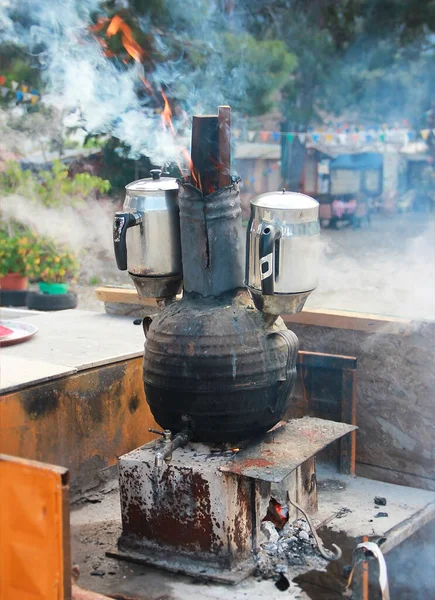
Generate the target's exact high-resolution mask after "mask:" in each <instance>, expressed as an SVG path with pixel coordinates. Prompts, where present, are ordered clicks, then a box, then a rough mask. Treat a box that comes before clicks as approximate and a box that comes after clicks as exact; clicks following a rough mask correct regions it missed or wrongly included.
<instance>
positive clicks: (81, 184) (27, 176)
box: [0, 160, 110, 207]
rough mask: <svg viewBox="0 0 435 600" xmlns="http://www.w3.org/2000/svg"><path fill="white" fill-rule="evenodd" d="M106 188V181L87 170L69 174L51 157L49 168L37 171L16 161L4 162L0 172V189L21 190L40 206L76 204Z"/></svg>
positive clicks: (107, 185)
mask: <svg viewBox="0 0 435 600" xmlns="http://www.w3.org/2000/svg"><path fill="white" fill-rule="evenodd" d="M109 190H110V182H109V181H107V180H105V179H101V177H96V176H95V175H90V174H89V173H77V174H76V175H74V177H69V175H68V167H67V166H66V165H64V164H63V163H61V162H60V161H59V160H55V161H53V165H52V168H51V169H50V170H46V171H39V172H38V173H37V174H35V173H32V171H29V170H23V169H22V168H21V167H20V165H19V164H18V163H16V162H9V163H7V165H6V168H5V170H4V171H3V172H2V173H0V191H1V192H3V193H5V194H13V193H15V194H21V195H22V196H25V197H27V198H29V197H30V198H33V199H35V200H37V201H39V202H41V203H42V204H43V205H44V206H54V207H56V206H61V205H62V204H72V205H77V204H81V203H83V202H84V200H85V199H86V198H87V197H89V196H90V195H91V194H92V193H93V192H95V191H99V192H100V193H105V192H108V191H109Z"/></svg>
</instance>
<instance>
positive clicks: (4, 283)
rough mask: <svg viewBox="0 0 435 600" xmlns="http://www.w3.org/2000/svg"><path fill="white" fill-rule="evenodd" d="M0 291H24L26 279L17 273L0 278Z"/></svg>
mask: <svg viewBox="0 0 435 600" xmlns="http://www.w3.org/2000/svg"><path fill="white" fill-rule="evenodd" d="M0 289H2V290H25V289H27V277H24V276H23V275H20V274H19V273H7V274H6V275H5V276H4V277H0Z"/></svg>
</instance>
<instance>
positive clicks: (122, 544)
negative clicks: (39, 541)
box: [111, 417, 355, 583]
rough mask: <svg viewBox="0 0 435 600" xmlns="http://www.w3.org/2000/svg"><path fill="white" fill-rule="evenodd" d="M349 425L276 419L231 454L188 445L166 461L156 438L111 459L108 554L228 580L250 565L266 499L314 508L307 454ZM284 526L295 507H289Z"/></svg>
mask: <svg viewBox="0 0 435 600" xmlns="http://www.w3.org/2000/svg"><path fill="white" fill-rule="evenodd" d="M354 429H355V427H354V426H353V425H348V424H345V423H337V422H332V421H326V420H324V419H316V418H311V417H305V418H303V419H295V420H292V421H289V422H287V423H280V424H279V425H278V426H276V427H275V428H274V429H273V430H271V431H270V432H268V433H267V434H266V435H264V436H262V437H261V438H260V439H257V440H254V441H253V442H251V443H249V444H247V445H246V447H245V448H242V449H240V450H239V451H238V452H234V451H233V450H215V449H214V448H213V447H212V446H209V445H206V444H200V443H188V444H187V445H186V446H185V447H183V448H178V449H176V450H175V451H174V453H173V456H172V459H171V461H170V462H165V461H163V464H162V463H161V462H160V461H159V460H157V461H156V454H158V453H159V452H160V450H161V446H162V443H161V441H160V440H157V441H154V442H151V443H149V444H147V445H145V446H143V447H141V448H138V449H136V450H133V451H132V452H130V453H128V454H126V455H124V456H122V457H121V458H120V459H119V478H120V490H121V512H122V536H121V537H120V539H119V542H118V548H117V549H116V550H114V551H113V552H112V553H111V555H113V556H116V557H118V558H121V559H126V560H131V561H134V562H140V563H146V564H151V565H154V566H156V567H160V568H165V569H167V570H169V571H173V572H179V573H185V574H188V575H191V576H195V577H199V578H203V579H209V580H213V581H219V582H225V583H238V582H239V581H241V580H242V579H244V578H245V577H247V576H248V575H249V574H251V573H252V572H253V571H254V569H255V560H254V556H255V552H256V551H257V550H258V548H259V544H260V541H261V533H260V527H261V522H262V520H263V518H264V517H265V516H266V513H267V510H268V507H269V503H270V499H271V497H273V498H275V499H277V500H278V501H279V502H283V501H285V499H286V498H287V494H288V497H290V499H291V500H293V501H295V502H297V503H298V504H299V505H300V506H301V507H302V508H303V509H304V510H306V511H307V512H308V513H310V514H314V513H315V512H316V511H317V488H316V477H315V459H314V457H315V455H316V454H317V453H318V452H319V451H320V450H322V449H323V448H324V447H325V446H327V445H328V444H330V443H331V442H333V441H334V440H336V439H338V438H340V437H342V436H343V435H346V434H347V433H349V432H350V431H352V430H354ZM289 509H290V514H289V520H290V521H292V520H295V519H296V518H297V510H296V509H294V508H292V506H291V505H290V504H289Z"/></svg>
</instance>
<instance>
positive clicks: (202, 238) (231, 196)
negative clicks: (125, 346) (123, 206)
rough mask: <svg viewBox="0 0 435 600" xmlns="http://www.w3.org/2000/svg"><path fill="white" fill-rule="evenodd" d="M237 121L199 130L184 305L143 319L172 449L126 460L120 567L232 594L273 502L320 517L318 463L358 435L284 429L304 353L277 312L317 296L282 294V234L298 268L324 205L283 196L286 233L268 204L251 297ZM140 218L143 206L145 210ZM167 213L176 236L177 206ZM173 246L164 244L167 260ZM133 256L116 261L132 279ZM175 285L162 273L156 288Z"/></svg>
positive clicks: (332, 428) (155, 404) (201, 122)
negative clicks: (236, 166)
mask: <svg viewBox="0 0 435 600" xmlns="http://www.w3.org/2000/svg"><path fill="white" fill-rule="evenodd" d="M229 122H230V113H229V107H221V108H220V110H219V115H218V116H202V117H194V120H193V128H192V166H191V175H190V178H188V179H184V180H180V181H179V192H178V208H179V234H180V236H179V237H180V240H181V258H182V278H183V297H182V299H181V300H176V299H175V296H173V295H172V296H166V297H164V298H160V302H159V304H160V307H161V310H160V311H159V312H158V313H157V314H156V315H155V317H154V318H153V319H149V318H147V319H145V320H144V331H145V334H146V343H145V352H144V366H143V379H144V385H145V392H146V397H147V402H148V404H149V406H150V408H151V412H152V413H153V416H154V418H155V420H156V422H157V423H158V424H159V425H160V426H161V427H162V428H163V431H161V432H156V433H160V434H161V436H162V439H160V440H157V441H156V442H152V443H150V444H147V445H146V446H144V447H142V448H138V449H137V450H134V451H133V452H130V453H129V454H127V455H125V456H123V457H121V458H120V460H119V477H120V491H121V507H122V525H123V533H122V536H121V538H120V540H119V544H118V550H117V551H116V552H115V554H116V555H117V556H119V557H121V558H127V559H131V560H135V561H144V562H149V563H152V564H154V565H157V566H163V567H165V568H167V569H170V570H175V571H182V572H184V573H188V574H191V575H196V576H200V577H208V578H211V579H215V580H219V581H227V582H233V583H234V582H237V581H239V580H240V579H242V578H243V577H245V576H246V575H247V574H249V573H251V572H252V571H253V570H254V568H255V560H254V555H255V552H256V551H257V550H258V547H259V543H260V527H261V523H262V520H263V518H264V517H265V515H266V513H267V510H268V507H269V505H270V502H271V499H272V498H274V497H275V496H280V497H281V498H282V497H284V499H285V498H287V497H288V499H289V502H288V503H287V504H288V508H289V510H290V513H291V516H292V517H294V518H296V513H295V509H294V504H292V502H295V503H296V504H297V505H300V507H301V509H302V510H306V511H308V512H313V511H315V510H316V509H317V493H316V485H315V481H316V478H315V466H314V457H315V455H316V453H317V452H318V451H319V450H321V449H322V448H323V447H324V446H325V445H327V444H329V443H330V442H332V441H334V440H335V439H338V438H339V437H341V436H343V435H345V434H347V433H348V432H349V431H351V430H352V429H354V427H353V426H349V425H345V424H341V423H340V424H339V423H332V422H329V421H320V420H316V419H303V420H296V421H292V422H289V423H285V422H281V419H282V418H283V416H284V415H285V413H286V410H287V408H288V403H289V398H290V392H291V389H292V386H293V383H294V380H295V376H296V358H297V353H298V340H297V337H296V336H295V335H294V333H292V332H291V331H289V330H288V329H287V327H286V326H285V324H284V322H283V320H282V318H281V317H280V316H279V311H278V310H277V307H281V306H286V307H287V310H288V307H293V308H294V310H295V311H299V310H301V309H302V306H303V303H304V301H305V299H306V297H307V296H308V294H309V292H310V290H309V289H300V290H296V291H295V288H294V286H293V287H292V289H291V291H289V293H288V294H287V293H286V287H285V279H286V278H284V277H283V275H284V274H285V268H286V265H285V264H284V263H283V261H282V256H283V255H284V254H283V249H284V246H283V247H282V248H281V251H282V252H281V255H280V238H281V237H282V238H283V239H284V232H285V236H286V239H287V241H286V242H285V256H288V257H289V259H290V260H291V262H292V265H293V267H292V268H293V269H294V268H295V267H294V265H297V264H298V261H297V252H298V248H304V249H306V248H307V244H306V240H305V239H304V236H305V233H306V234H307V235H308V236H310V235H313V236H314V237H313V240H312V241H313V243H314V242H315V241H317V237H318V227H317V228H316V223H314V224H313V222H312V219H313V214H315V215H317V214H318V211H317V212H316V210H317V209H316V206H317V203H316V202H315V201H314V200H312V199H309V202H308V204H307V207H308V208H307V209H306V210H305V208H304V202H305V200H304V198H305V197H304V198H302V199H301V198H297V200H296V201H295V199H294V197H293V196H292V195H290V196H285V197H281V196H280V197H279V202H278V205H277V210H278V211H281V210H282V208H283V207H285V212H284V213H282V214H283V215H284V217H283V218H281V217H280V219H278V220H277V218H276V213H275V212H274V211H273V209H274V202H275V196H276V194H274V195H272V196H271V198H272V200H271V202H272V204H271V203H270V202H269V200H268V199H266V201H265V202H263V205H264V206H263V209H262V212H261V222H257V220H256V219H255V218H254V219H253V221H252V223H251V226H252V228H253V231H254V230H255V235H256V239H258V240H259V248H260V250H259V252H257V253H255V252H254V253H252V260H257V261H259V265H258V267H256V269H255V272H256V273H257V274H258V276H257V279H258V280H259V281H260V282H261V283H260V284H259V285H260V286H261V287H260V288H258V290H256V295H255V298H254V297H253V296H252V295H251V292H250V289H248V287H247V286H246V285H245V279H247V278H248V273H249V272H250V265H249V264H246V253H245V249H246V246H247V241H248V245H249V235H250V232H249V231H248V234H247V236H248V240H247V236H246V235H245V234H244V231H243V227H242V213H241V207H240V197H239V188H238V183H237V181H236V180H235V179H232V178H231V177H230V143H229V141H230V130H229ZM156 185H157V192H158V189H159V188H158V185H159V184H158V183H157V184H156V183H155V182H154V183H153V184H152V190H153V193H154V192H155V191H156ZM168 186H169V187H171V189H172V188H173V185H172V184H171V183H170V182H169V183H168V182H165V186H164V189H167V188H168ZM130 187H131V186H130ZM136 187H138V188H140V187H143V188H146V187H147V186H146V183H145V184H144V185H143V186H136ZM162 190H163V188H162ZM288 201H289V202H290V204H289V205H288V206H287V204H286V203H287V202H288ZM291 202H296V204H294V205H292V204H291ZM128 206H129V207H131V203H130V204H129V205H128ZM141 206H143V207H146V206H147V202H146V198H145V201H142V200H141ZM148 206H149V207H150V208H149V210H150V211H154V213H155V211H156V210H157V211H158V210H163V213H162V215H161V217H159V215H158V214H157V215H156V214H153V221H152V222H155V223H158V222H159V218H161V220H162V222H165V218H166V213H165V212H164V210H165V206H167V205H165V204H164V203H160V204H158V203H157V202H156V201H155V199H153V202H151V203H148ZM162 206H163V209H162V208H161V207H162ZM156 207H157V208H156ZM159 207H160V208H159ZM131 210H133V209H131ZM171 211H172V212H171V228H172V231H173V230H174V227H175V225H174V223H175V221H174V219H173V216H174V209H173V203H172V204H171ZM307 211H308V212H307ZM146 213H147V209H146V208H144V210H143V212H142V213H140V214H139V213H134V214H133V216H131V214H129V213H125V214H122V215H121V214H118V215H117V217H116V219H115V229H114V240H115V248H116V249H117V252H118V254H119V252H120V246H119V244H120V243H123V244H125V239H127V246H126V247H128V235H129V232H130V231H131V229H130V228H132V229H134V228H135V227H138V226H139V227H141V228H142V229H140V230H139V237H140V235H144V236H145V235H149V232H148V234H147V233H146V227H145V226H144V224H146V223H150V222H151V220H150V219H148V218H147V214H146ZM287 214H291V217H290V218H289V222H288V223H287V222H286V220H285V219H286V218H288V217H286V215H287ZM307 214H308V217H309V218H307ZM268 219H269V220H272V219H273V223H272V222H271V223H270V224H269V223H268ZM316 219H317V217H316ZM317 225H318V223H317ZM280 227H284V228H285V230H284V229H282V231H281V229H280ZM167 231H169V229H167ZM304 232H305V233H304ZM272 233H273V239H272V237H271V236H272ZM176 235H177V236H178V232H177V234H176ZM135 236H136V238H137V237H138V236H137V232H136V233H135ZM292 236H293V237H294V238H295V243H294V244H293V245H292V246H289V245H288V244H289V242H288V239H290V238H292ZM154 237H156V236H155V232H154ZM301 240H303V242H304V244H303V245H302V246H301V244H300V242H301ZM165 244H166V245H165ZM166 246H168V244H167V241H166V242H165V240H162V248H163V250H164V248H165V247H166ZM125 252H126V250H125V248H124V249H123V251H122V254H123V256H122V258H123V260H122V261H118V264H121V265H124V266H126V265H127V264H128V260H126V259H127V256H126V255H125ZM304 252H305V250H304ZM280 256H281V259H280ZM249 260H251V258H249ZM249 260H248V263H249ZM284 262H285V261H284ZM306 263H307V261H306V260H305V262H304V263H303V264H304V265H305V267H304V268H306ZM245 269H246V272H245ZM151 272H152V273H151ZM138 273H145V270H142V271H141V270H140V269H138V268H136V271H135V273H134V277H133V281H134V283H135V285H136V287H137V289H138V292H139V293H143V294H144V295H149V293H150V290H155V289H156V286H155V274H154V272H153V270H152V269H150V268H148V271H147V273H145V274H144V275H143V276H142V275H138ZM150 273H151V274H150ZM290 275H291V273H290ZM168 276H171V273H169V272H168V273H162V272H161V271H159V273H158V278H159V281H161V278H162V277H168ZM279 277H281V280H280V281H281V287H279V291H276V290H275V287H274V283H273V282H274V281H275V280H276V281H278V278H279ZM290 278H291V277H290ZM139 279H140V280H141V281H140V285H138V280H139ZM298 281H301V282H303V281H304V278H303V277H299V279H298ZM310 281H313V277H312V274H311V273H310ZM282 282H284V283H282ZM301 286H302V287H303V284H301ZM160 289H168V288H167V287H166V288H163V287H162V288H160ZM172 293H173V292H172ZM259 296H260V297H263V300H264V298H266V299H267V301H259ZM275 296H276V298H277V301H276V302H275V301H274V300H273V298H274V297H275ZM254 300H255V302H254Z"/></svg>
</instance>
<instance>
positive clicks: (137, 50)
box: [106, 15, 145, 62]
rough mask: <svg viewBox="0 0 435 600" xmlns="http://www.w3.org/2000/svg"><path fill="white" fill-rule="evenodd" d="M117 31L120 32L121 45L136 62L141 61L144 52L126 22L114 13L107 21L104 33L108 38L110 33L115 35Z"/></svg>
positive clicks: (110, 35)
mask: <svg viewBox="0 0 435 600" xmlns="http://www.w3.org/2000/svg"><path fill="white" fill-rule="evenodd" d="M119 31H120V32H121V42H122V45H123V46H124V48H125V49H126V51H127V52H128V54H129V55H130V56H131V57H132V58H134V60H136V61H137V62H142V60H143V58H144V54H145V53H144V51H143V49H142V48H141V47H140V46H139V44H138V43H137V42H136V40H135V39H134V37H133V33H132V31H131V29H130V27H129V26H128V25H127V23H126V22H125V21H123V20H122V19H121V17H120V16H119V15H115V16H114V17H113V19H112V20H111V21H110V23H109V27H108V28H107V31H106V35H107V37H109V38H110V37H112V35H116V34H117V33H118V32H119Z"/></svg>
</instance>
